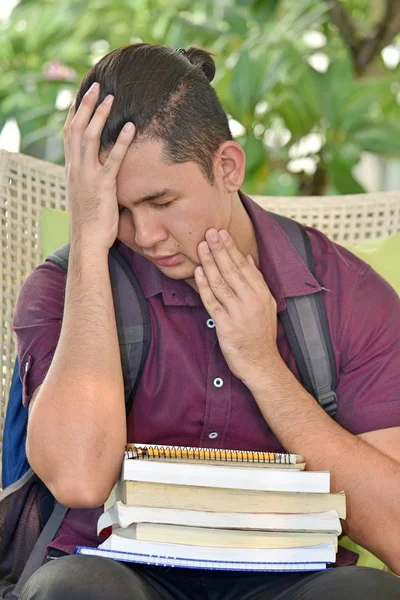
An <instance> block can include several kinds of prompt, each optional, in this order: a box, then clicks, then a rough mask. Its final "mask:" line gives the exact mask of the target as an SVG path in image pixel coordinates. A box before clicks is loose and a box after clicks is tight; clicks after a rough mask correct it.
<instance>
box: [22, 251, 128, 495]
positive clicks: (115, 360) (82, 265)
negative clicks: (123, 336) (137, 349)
mask: <svg viewBox="0 0 400 600" xmlns="http://www.w3.org/2000/svg"><path fill="white" fill-rule="evenodd" d="M125 443H126V416H125V403H124V389H123V378H122V371H121V361H120V351H119V345H118V337H117V331H116V323H115V314H114V305H113V299H112V292H111V285H110V279H109V272H108V252H105V251H101V252H100V251H96V250H95V248H90V247H83V246H81V245H75V246H72V247H71V252H70V260H69V270H68V276H67V285H66V295H65V305H64V317H63V323H62V328H61V334H60V339H59V342H58V345H57V349H56V352H55V354H54V358H53V361H52V363H51V366H50V368H49V371H48V374H47V376H46V379H45V381H44V382H43V384H42V386H41V389H40V391H39V394H38V396H37V398H36V401H35V403H34V406H33V409H32V411H31V414H30V417H29V423H28V438H27V452H28V457H29V460H30V462H31V464H32V466H33V468H34V469H35V470H36V472H37V473H38V475H39V476H40V477H41V478H42V479H43V480H44V481H45V483H46V484H47V485H48V487H49V488H50V489H51V491H52V492H53V493H55V495H56V496H57V494H58V495H59V496H60V497H61V500H62V501H64V502H66V500H68V498H69V496H70V495H71V502H75V498H77V502H78V504H79V503H80V504H92V503H94V504H95V503H96V502H99V499H100V501H101V498H100V497H101V496H104V495H105V494H107V490H108V489H109V488H110V489H111V487H112V485H113V483H114V482H115V480H116V478H117V477H118V475H119V469H120V463H121V459H122V455H123V450H124V445H125ZM79 498H80V499H79ZM71 502H70V504H71Z"/></svg>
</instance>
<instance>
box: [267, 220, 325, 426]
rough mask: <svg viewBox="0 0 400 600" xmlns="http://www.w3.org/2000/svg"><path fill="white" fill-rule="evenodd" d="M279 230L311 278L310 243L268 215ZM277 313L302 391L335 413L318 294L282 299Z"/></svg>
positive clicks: (298, 228) (293, 224) (300, 230)
mask: <svg viewBox="0 0 400 600" xmlns="http://www.w3.org/2000/svg"><path fill="white" fill-rule="evenodd" d="M269 214H270V215H271V216H272V217H273V218H274V219H275V220H276V221H277V222H278V224H279V225H280V226H281V227H282V229H283V230H284V231H285V233H286V235H287V236H288V238H289V240H290V241H291V242H292V244H293V246H294V247H295V248H296V250H297V252H298V253H299V255H300V256H301V258H302V259H303V261H304V262H305V264H306V265H307V266H308V268H309V269H310V271H311V273H312V274H313V275H314V277H315V265H314V260H313V255H312V249H311V243H310V240H309V237H308V235H307V232H306V230H305V229H304V227H303V226H302V225H300V223H297V221H294V220H292V219H288V218H287V217H282V216H281V215H277V214H274V213H269ZM285 300H286V309H285V310H284V311H282V312H281V313H280V314H279V318H280V320H281V322H282V325H283V328H284V331H285V334H286V337H287V339H288V342H289V346H290V349H291V351H292V352H293V355H294V357H295V360H296V364H297V367H298V369H299V372H300V377H301V380H302V382H303V385H304V387H305V388H306V390H307V391H308V392H309V393H310V394H312V395H313V396H314V398H315V399H316V400H318V402H319V404H320V405H321V406H322V408H323V409H324V410H325V411H326V412H327V413H328V414H329V415H330V416H331V417H333V416H335V414H336V412H337V396H336V393H335V389H336V385H337V380H336V364H335V357H334V353H333V348H332V341H331V336H330V332H329V325H328V319H327V316H326V312H325V306H324V302H323V299H322V293H321V292H316V293H313V294H309V295H306V296H297V297H293V298H290V297H289V298H286V299H285Z"/></svg>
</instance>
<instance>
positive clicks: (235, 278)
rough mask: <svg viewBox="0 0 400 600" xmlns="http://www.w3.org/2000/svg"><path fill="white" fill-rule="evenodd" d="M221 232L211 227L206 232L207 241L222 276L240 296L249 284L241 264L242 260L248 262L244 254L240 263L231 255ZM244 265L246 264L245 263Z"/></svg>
mask: <svg viewBox="0 0 400 600" xmlns="http://www.w3.org/2000/svg"><path fill="white" fill-rule="evenodd" d="M223 231H224V230H221V232H217V230H216V229H209V230H208V231H207V232H206V241H207V242H208V245H209V247H210V249H211V252H212V254H213V257H214V260H215V262H216V265H217V267H218V270H219V272H220V273H221V275H222V277H223V278H224V279H225V281H226V282H227V284H228V285H229V286H230V287H231V288H232V289H233V291H234V292H235V294H236V295H237V296H239V297H241V296H243V294H245V293H246V290H247V288H248V287H249V286H248V283H247V280H246V279H245V277H244V276H243V274H242V272H241V269H240V264H241V262H246V259H245V258H244V256H242V255H240V256H241V260H240V259H239V264H238V265H237V264H236V262H235V261H234V260H233V259H232V257H231V256H230V254H229V252H228V250H227V248H226V246H225V244H224V243H223V240H222V237H221V235H220V234H221V233H223ZM239 254H240V253H239ZM243 266H244V265H243Z"/></svg>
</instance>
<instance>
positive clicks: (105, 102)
mask: <svg viewBox="0 0 400 600" xmlns="http://www.w3.org/2000/svg"><path fill="white" fill-rule="evenodd" d="M113 100H114V96H113V95H112V94H108V96H106V97H105V98H104V100H103V102H104V104H111V102H112V101H113Z"/></svg>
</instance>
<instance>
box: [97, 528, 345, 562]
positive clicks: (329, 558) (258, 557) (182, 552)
mask: <svg viewBox="0 0 400 600" xmlns="http://www.w3.org/2000/svg"><path fill="white" fill-rule="evenodd" d="M126 536H128V537H126ZM99 548H104V549H105V550H116V551H118V552H130V553H133V554H144V555H150V556H158V557H173V558H183V559H191V560H193V561H196V560H213V561H218V560H223V561H228V562H254V561H256V562H266V563H274V562H279V563H296V562H297V563H305V562H323V563H333V562H335V560H336V549H335V545H334V543H332V542H328V543H326V544H319V545H317V546H307V547H306V546H304V547H302V548H260V549H257V550H254V549H253V548H219V547H207V546H189V545H187V546H186V545H184V544H167V543H159V542H149V541H142V540H135V539H132V538H131V537H129V531H127V530H126V529H120V530H118V533H115V532H114V533H112V534H111V535H110V537H109V538H107V539H106V540H105V541H104V542H103V543H102V544H100V546H99Z"/></svg>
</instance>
